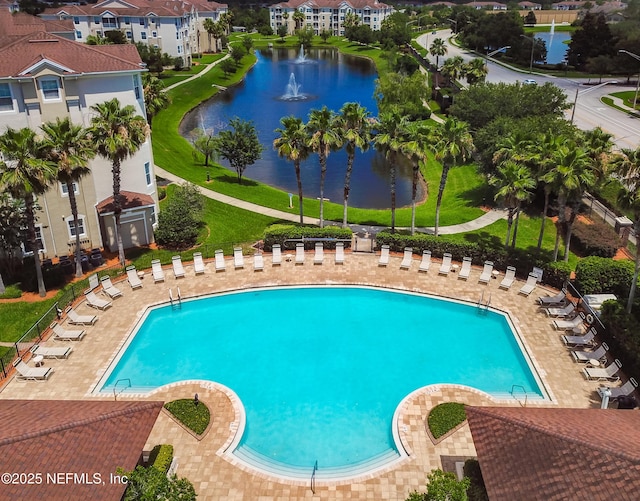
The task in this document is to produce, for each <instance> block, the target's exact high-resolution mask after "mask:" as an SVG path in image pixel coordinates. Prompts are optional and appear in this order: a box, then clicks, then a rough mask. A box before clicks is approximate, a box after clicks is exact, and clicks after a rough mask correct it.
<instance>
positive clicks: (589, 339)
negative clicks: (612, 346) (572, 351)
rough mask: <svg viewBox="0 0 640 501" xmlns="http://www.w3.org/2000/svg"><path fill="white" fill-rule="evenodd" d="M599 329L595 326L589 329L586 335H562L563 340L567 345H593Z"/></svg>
mask: <svg viewBox="0 0 640 501" xmlns="http://www.w3.org/2000/svg"><path fill="white" fill-rule="evenodd" d="M596 333H597V331H596V330H595V328H593V327H592V328H591V329H589V332H587V333H586V334H585V335H584V336H566V335H563V336H562V341H563V342H564V344H566V345H567V346H592V345H593V344H594V343H595V337H596Z"/></svg>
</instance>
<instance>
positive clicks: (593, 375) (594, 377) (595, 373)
mask: <svg viewBox="0 0 640 501" xmlns="http://www.w3.org/2000/svg"><path fill="white" fill-rule="evenodd" d="M621 368H622V363H621V362H620V360H618V359H617V358H616V359H615V360H614V361H613V362H611V364H610V365H608V366H607V367H603V368H600V367H584V368H583V369H582V373H583V374H584V377H586V378H587V379H588V380H590V381H618V380H619V379H620V378H619V377H618V376H616V374H617V373H618V371H619V370H620V369H621Z"/></svg>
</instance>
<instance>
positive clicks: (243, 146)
mask: <svg viewBox="0 0 640 501" xmlns="http://www.w3.org/2000/svg"><path fill="white" fill-rule="evenodd" d="M229 126H230V127H231V129H226V130H222V131H220V133H219V134H218V139H217V141H216V142H215V145H216V149H217V151H218V154H219V155H220V156H221V157H222V158H224V159H226V160H227V161H228V162H229V165H230V166H231V168H232V169H234V170H235V171H236V174H237V176H238V183H239V184H242V176H243V174H244V171H245V170H246V168H247V167H248V166H249V165H253V164H254V163H255V162H256V161H257V160H258V159H259V158H260V157H261V156H262V150H263V149H264V148H263V146H262V144H261V143H260V140H259V139H258V132H257V131H256V128H255V126H254V125H253V122H252V121H250V120H242V119H241V118H238V117H235V118H232V119H231V120H230V121H229Z"/></svg>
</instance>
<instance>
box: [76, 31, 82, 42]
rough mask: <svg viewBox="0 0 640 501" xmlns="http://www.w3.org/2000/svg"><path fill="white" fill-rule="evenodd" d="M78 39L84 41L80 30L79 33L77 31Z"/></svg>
mask: <svg viewBox="0 0 640 501" xmlns="http://www.w3.org/2000/svg"><path fill="white" fill-rule="evenodd" d="M76 38H77V39H78V40H80V39H82V31H79V30H78V31H76Z"/></svg>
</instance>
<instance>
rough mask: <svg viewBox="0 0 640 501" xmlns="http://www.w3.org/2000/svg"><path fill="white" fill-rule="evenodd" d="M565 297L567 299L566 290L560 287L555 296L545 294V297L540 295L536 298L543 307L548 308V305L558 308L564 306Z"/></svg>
mask: <svg viewBox="0 0 640 501" xmlns="http://www.w3.org/2000/svg"><path fill="white" fill-rule="evenodd" d="M566 299H567V292H566V291H565V290H564V289H562V290H561V291H560V292H558V293H557V294H556V295H555V296H547V297H543V296H540V297H539V298H538V303H540V306H541V307H544V308H549V307H555V308H559V307H561V306H564V304H565V302H566Z"/></svg>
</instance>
